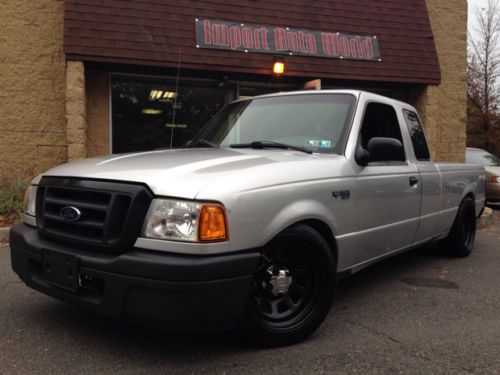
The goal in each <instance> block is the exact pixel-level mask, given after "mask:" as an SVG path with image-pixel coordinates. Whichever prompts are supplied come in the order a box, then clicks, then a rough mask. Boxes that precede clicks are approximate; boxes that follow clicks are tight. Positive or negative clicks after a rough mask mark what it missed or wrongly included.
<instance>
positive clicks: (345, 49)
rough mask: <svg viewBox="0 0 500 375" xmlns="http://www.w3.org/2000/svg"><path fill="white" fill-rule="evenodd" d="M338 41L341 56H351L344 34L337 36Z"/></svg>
mask: <svg viewBox="0 0 500 375" xmlns="http://www.w3.org/2000/svg"><path fill="white" fill-rule="evenodd" d="M339 41H340V50H341V51H342V56H344V57H349V56H351V53H350V51H349V39H347V38H346V37H345V36H342V37H340V38H339Z"/></svg>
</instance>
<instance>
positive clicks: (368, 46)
mask: <svg viewBox="0 0 500 375" xmlns="http://www.w3.org/2000/svg"><path fill="white" fill-rule="evenodd" d="M363 50H364V51H365V57H366V58H367V59H373V46H372V38H370V37H369V36H367V37H366V38H365V40H363Z"/></svg>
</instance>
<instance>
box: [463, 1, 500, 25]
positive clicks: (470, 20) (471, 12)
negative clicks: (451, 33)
mask: <svg viewBox="0 0 500 375" xmlns="http://www.w3.org/2000/svg"><path fill="white" fill-rule="evenodd" d="M495 1H497V2H499V3H500V0H495ZM499 5H500V4H499ZM467 7H468V13H469V17H468V22H467V23H468V26H467V27H468V29H469V30H471V27H474V25H476V24H477V22H476V20H475V18H476V13H475V11H474V8H475V7H480V8H487V7H488V0H467Z"/></svg>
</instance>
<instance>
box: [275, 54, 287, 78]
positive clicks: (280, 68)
mask: <svg viewBox="0 0 500 375" xmlns="http://www.w3.org/2000/svg"><path fill="white" fill-rule="evenodd" d="M284 72H285V59H284V58H283V57H280V56H275V57H274V59H273V73H274V74H275V75H277V76H280V75H282V74H283V73H284Z"/></svg>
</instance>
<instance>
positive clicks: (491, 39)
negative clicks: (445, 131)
mask: <svg viewBox="0 0 500 375" xmlns="http://www.w3.org/2000/svg"><path fill="white" fill-rule="evenodd" d="M475 17H476V19H477V26H476V27H475V28H474V29H473V30H470V31H469V38H468V39H469V53H468V55H469V56H468V81H467V83H468V87H467V94H468V98H469V111H468V112H469V121H471V120H472V118H475V119H476V121H477V120H479V122H480V124H476V125H479V126H480V128H481V129H482V131H484V132H485V133H486V134H485V135H486V137H485V140H486V142H485V143H486V144H485V145H484V146H485V148H487V149H491V146H492V145H491V142H490V141H489V139H490V137H489V136H488V135H489V132H490V130H491V128H492V126H493V123H494V122H497V121H496V120H497V118H498V113H497V111H498V106H499V104H500V90H499V88H498V85H497V79H498V78H499V76H500V53H499V47H500V41H499V37H500V7H499V5H498V0H489V2H488V7H487V8H479V7H476V8H475ZM473 114H474V115H475V116H474V115H473ZM471 115H473V116H471ZM469 125H470V124H469Z"/></svg>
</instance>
